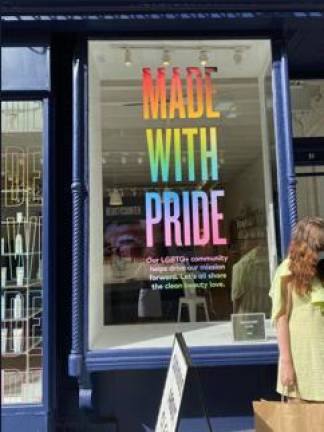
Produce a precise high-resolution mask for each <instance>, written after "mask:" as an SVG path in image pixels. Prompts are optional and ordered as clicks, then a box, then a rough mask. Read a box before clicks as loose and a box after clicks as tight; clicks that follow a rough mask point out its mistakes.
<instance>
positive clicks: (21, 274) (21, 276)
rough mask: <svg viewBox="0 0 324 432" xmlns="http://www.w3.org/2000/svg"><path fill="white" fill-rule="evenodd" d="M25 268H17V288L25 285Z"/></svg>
mask: <svg viewBox="0 0 324 432" xmlns="http://www.w3.org/2000/svg"><path fill="white" fill-rule="evenodd" d="M24 272H25V269H24V267H20V266H19V267H16V278H17V286H21V285H23V283H24Z"/></svg>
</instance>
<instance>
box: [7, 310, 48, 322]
mask: <svg viewBox="0 0 324 432" xmlns="http://www.w3.org/2000/svg"><path fill="white" fill-rule="evenodd" d="M40 313H42V308H29V313H28V314H27V316H23V317H22V318H14V317H13V311H12V309H6V310H5V318H4V319H2V320H1V322H3V323H6V322H15V323H16V322H22V321H28V320H29V319H31V318H34V317H36V316H37V315H39V314H40ZM10 315H11V317H10Z"/></svg>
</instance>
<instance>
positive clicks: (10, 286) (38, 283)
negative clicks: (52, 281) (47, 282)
mask: <svg viewBox="0 0 324 432" xmlns="http://www.w3.org/2000/svg"><path fill="white" fill-rule="evenodd" d="M41 286H42V282H41V281H35V282H26V283H24V284H21V285H17V284H16V283H15V282H12V283H8V284H6V285H5V286H4V287H1V289H2V290H13V289H18V290H19V289H20V288H36V287H41Z"/></svg>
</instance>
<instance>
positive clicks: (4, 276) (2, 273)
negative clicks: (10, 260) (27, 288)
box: [1, 267, 7, 288]
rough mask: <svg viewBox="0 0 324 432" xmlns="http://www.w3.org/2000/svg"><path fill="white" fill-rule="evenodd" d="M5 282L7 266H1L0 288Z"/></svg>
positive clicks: (3, 286)
mask: <svg viewBox="0 0 324 432" xmlns="http://www.w3.org/2000/svg"><path fill="white" fill-rule="evenodd" d="M6 284H7V267H1V288H5V286H6Z"/></svg>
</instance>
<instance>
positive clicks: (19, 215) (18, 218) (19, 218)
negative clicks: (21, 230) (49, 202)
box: [16, 212, 24, 223]
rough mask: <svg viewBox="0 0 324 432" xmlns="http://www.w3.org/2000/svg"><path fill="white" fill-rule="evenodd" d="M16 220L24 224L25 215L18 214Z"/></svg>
mask: <svg viewBox="0 0 324 432" xmlns="http://www.w3.org/2000/svg"><path fill="white" fill-rule="evenodd" d="M16 220H17V222H18V223H22V222H23V220H24V216H23V214H22V213H21V212H18V213H17V214H16Z"/></svg>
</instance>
